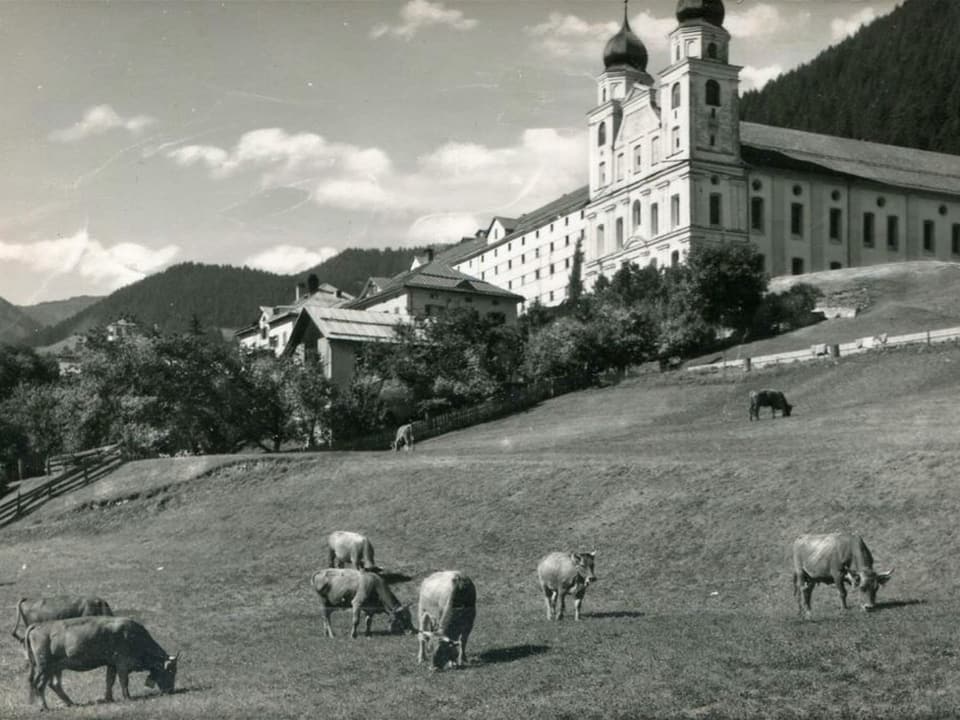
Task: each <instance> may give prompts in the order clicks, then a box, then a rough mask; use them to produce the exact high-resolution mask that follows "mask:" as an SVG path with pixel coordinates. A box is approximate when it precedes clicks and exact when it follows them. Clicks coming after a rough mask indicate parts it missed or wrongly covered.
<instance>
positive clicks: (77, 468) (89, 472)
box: [0, 445, 123, 527]
mask: <svg viewBox="0 0 960 720" xmlns="http://www.w3.org/2000/svg"><path fill="white" fill-rule="evenodd" d="M122 463H123V456H122V454H121V452H120V446H119V445H106V446H104V447H99V448H94V449H93V450H85V451H84V452H80V453H74V454H72V455H57V456H56V457H53V458H50V460H49V461H48V463H47V467H48V470H49V471H50V474H52V475H54V477H52V478H51V479H50V480H47V481H46V482H43V483H41V484H39V485H37V486H36V487H34V488H32V489H30V490H27V491H26V492H22V491H20V490H17V494H16V496H15V497H11V498H10V499H9V500H6V501H4V502H2V503H0V527H2V526H4V525H7V524H9V523H11V522H13V521H14V520H18V519H19V518H21V517H23V516H24V515H28V514H29V513H31V512H33V511H34V510H36V509H37V508H38V507H40V506H41V505H43V504H44V503H46V502H47V501H49V500H52V499H53V498H55V497H58V496H60V495H63V494H64V493H68V492H70V491H71V490H76V489H77V488H80V487H84V486H85V485H89V484H90V483H92V482H93V481H94V480H99V479H100V478H101V477H103V476H104V475H106V474H107V473H109V472H111V471H112V470H114V469H115V468H117V467H119V466H120V465H121V464H122Z"/></svg>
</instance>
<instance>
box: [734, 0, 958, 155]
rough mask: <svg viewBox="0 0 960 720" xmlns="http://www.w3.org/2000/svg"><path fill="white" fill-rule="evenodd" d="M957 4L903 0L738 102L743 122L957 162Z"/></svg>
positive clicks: (947, 0) (953, 0) (945, 0)
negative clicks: (907, 149) (921, 152)
mask: <svg viewBox="0 0 960 720" xmlns="http://www.w3.org/2000/svg"><path fill="white" fill-rule="evenodd" d="M958 28H960V2H957V1H956V0H907V1H906V2H905V3H903V5H901V6H900V7H898V8H896V9H895V10H894V11H893V12H891V13H890V14H889V15H885V16H884V17H882V18H879V19H878V20H876V21H875V22H873V23H871V24H870V25H868V26H866V27H864V28H863V29H861V30H860V31H859V32H858V33H857V34H856V35H854V36H853V37H850V38H847V39H846V40H844V41H843V42H841V43H839V44H837V45H835V46H833V47H830V48H828V49H827V50H825V51H823V52H822V53H820V55H818V56H817V57H816V58H814V60H812V61H811V62H809V63H807V64H805V65H802V66H800V67H799V68H797V69H795V70H793V71H791V72H789V73H787V74H785V75H783V76H781V77H779V78H777V79H776V80H773V81H771V82H770V83H768V84H767V85H766V86H765V87H764V88H763V89H762V90H760V91H759V92H748V93H745V94H744V95H743V97H742V98H741V99H740V114H741V117H742V118H743V119H744V120H749V121H751V122H757V123H766V124H768V125H776V126H779V127H788V128H794V129H797V130H807V131H810V132H818V133H825V134H828V135H839V136H841V137H849V138H855V139H858V140H871V141H873V142H881V143H889V144H892V145H902V146H905V147H916V148H921V149H924V150H933V151H937V152H945V153H953V154H958V155H960V83H958V82H957V77H960V43H958V42H957V38H956V35H957V29H958Z"/></svg>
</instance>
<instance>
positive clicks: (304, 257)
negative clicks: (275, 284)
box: [243, 245, 340, 275]
mask: <svg viewBox="0 0 960 720" xmlns="http://www.w3.org/2000/svg"><path fill="white" fill-rule="evenodd" d="M338 252H340V251H339V250H337V249H336V248H332V247H322V248H305V247H301V246H298V245H276V246H274V247H272V248H269V249H267V250H263V251H262V252H259V253H257V254H256V255H251V256H250V257H248V258H247V259H246V260H244V261H243V264H244V265H247V266H249V267H252V268H258V269H260V270H267V271H268V272H274V273H279V274H281V275H292V274H293V273H298V272H302V271H303V270H306V269H308V268H312V267H314V266H315V265H319V264H320V263H322V262H324V261H325V260H329V259H330V258H332V257H333V256H334V255H336V254H337V253H338Z"/></svg>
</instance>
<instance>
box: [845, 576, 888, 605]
mask: <svg viewBox="0 0 960 720" xmlns="http://www.w3.org/2000/svg"><path fill="white" fill-rule="evenodd" d="M891 575H893V570H888V571H887V572H883V573H878V572H874V571H873V570H861V571H860V572H859V573H858V574H856V575H854V583H853V585H854V587H857V588H859V589H860V607H861V608H863V609H864V610H873V606H874V605H875V604H876V602H877V590H879V589H880V586H881V585H884V584H886V582H887V580H889V579H890V576H891Z"/></svg>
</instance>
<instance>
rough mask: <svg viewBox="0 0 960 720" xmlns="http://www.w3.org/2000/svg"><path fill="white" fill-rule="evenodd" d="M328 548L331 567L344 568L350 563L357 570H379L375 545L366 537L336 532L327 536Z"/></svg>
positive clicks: (340, 531)
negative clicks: (374, 552)
mask: <svg viewBox="0 0 960 720" xmlns="http://www.w3.org/2000/svg"><path fill="white" fill-rule="evenodd" d="M327 547H328V548H329V552H328V554H327V558H328V560H329V562H328V565H329V566H330V567H337V568H342V567H343V566H344V564H345V563H347V562H349V563H350V564H352V565H353V566H354V567H355V568H356V569H357V570H378V569H379V568H378V567H377V565H376V563H375V562H374V559H373V545H372V544H371V542H370V541H369V540H368V539H367V537H366V535H361V534H360V533H355V532H348V531H346V530H334V531H333V532H332V533H330V534H329V535H328V536H327Z"/></svg>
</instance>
